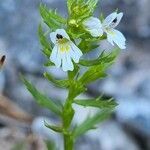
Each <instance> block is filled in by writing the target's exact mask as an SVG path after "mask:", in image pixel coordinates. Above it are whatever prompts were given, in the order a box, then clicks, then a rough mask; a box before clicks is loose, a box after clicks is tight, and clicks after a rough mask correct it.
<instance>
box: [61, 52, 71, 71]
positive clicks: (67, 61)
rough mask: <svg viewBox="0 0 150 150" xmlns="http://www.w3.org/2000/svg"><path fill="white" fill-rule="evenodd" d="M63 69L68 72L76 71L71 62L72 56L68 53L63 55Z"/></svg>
mask: <svg viewBox="0 0 150 150" xmlns="http://www.w3.org/2000/svg"><path fill="white" fill-rule="evenodd" d="M62 69H63V71H68V70H70V71H73V69H74V66H73V63H72V61H71V56H70V54H69V53H68V52H65V53H64V54H63V57H62Z"/></svg>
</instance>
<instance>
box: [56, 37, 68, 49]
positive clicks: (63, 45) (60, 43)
mask: <svg viewBox="0 0 150 150" xmlns="http://www.w3.org/2000/svg"><path fill="white" fill-rule="evenodd" d="M58 46H59V49H60V51H61V52H68V51H69V50H70V44H69V40H68V39H66V38H63V39H59V40H58Z"/></svg>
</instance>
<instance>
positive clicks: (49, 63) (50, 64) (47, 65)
mask: <svg viewBox="0 0 150 150" xmlns="http://www.w3.org/2000/svg"><path fill="white" fill-rule="evenodd" d="M44 66H45V67H49V66H54V63H52V62H51V61H50V60H48V61H47V62H46V63H45V64H44Z"/></svg>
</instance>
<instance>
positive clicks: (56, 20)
mask: <svg viewBox="0 0 150 150" xmlns="http://www.w3.org/2000/svg"><path fill="white" fill-rule="evenodd" d="M40 14H41V16H42V18H43V21H44V22H45V23H46V24H47V25H48V27H49V28H51V29H52V30H56V29H58V28H62V26H64V25H65V24H66V20H65V19H64V18H63V17H61V16H60V15H58V14H57V13H56V11H53V10H48V8H47V7H46V6H45V5H43V4H41V5H40Z"/></svg>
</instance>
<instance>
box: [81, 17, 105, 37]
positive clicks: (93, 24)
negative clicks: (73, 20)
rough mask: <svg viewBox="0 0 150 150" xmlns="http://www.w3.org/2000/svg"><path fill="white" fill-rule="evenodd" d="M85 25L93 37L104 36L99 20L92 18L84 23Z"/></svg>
mask: <svg viewBox="0 0 150 150" xmlns="http://www.w3.org/2000/svg"><path fill="white" fill-rule="evenodd" d="M83 25H84V27H85V29H86V30H87V31H88V32H90V34H91V35H92V36H93V37H98V36H102V35H103V30H102V24H101V21H100V20H99V19H98V18H95V17H90V18H88V19H86V20H85V21H84V22H83Z"/></svg>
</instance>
